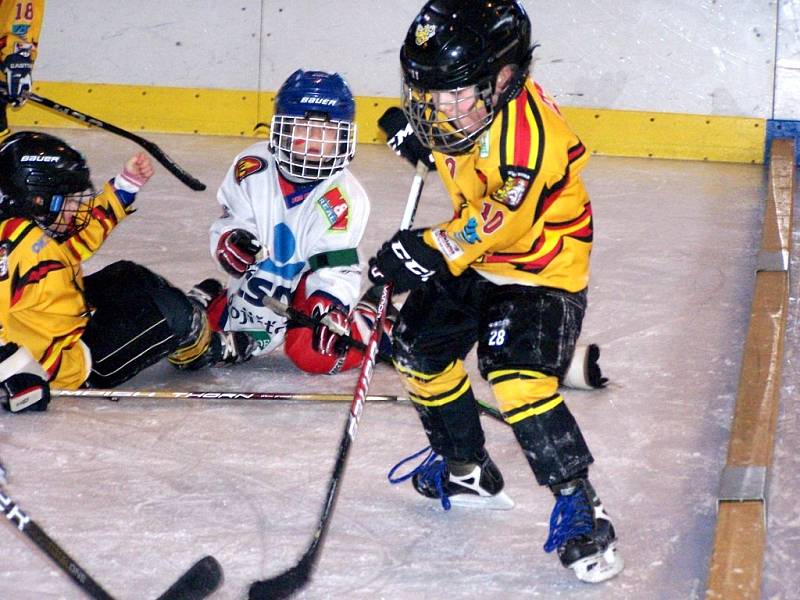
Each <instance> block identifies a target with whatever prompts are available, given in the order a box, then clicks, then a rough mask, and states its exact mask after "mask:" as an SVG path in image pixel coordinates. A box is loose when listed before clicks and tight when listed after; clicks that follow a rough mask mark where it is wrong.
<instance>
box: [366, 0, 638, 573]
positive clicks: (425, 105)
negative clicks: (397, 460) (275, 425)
mask: <svg viewBox="0 0 800 600" xmlns="http://www.w3.org/2000/svg"><path fill="white" fill-rule="evenodd" d="M533 49H534V45H533V44H532V43H531V23H530V20H529V19H528V16H527V14H526V13H525V11H524V9H523V7H522V5H521V4H520V3H519V2H517V1H515V0H491V1H489V0H474V1H471V2H462V1H460V0H431V1H430V2H428V3H427V4H426V5H425V6H424V7H423V9H422V11H421V12H420V14H419V15H418V16H417V18H416V19H415V20H414V22H413V23H412V25H411V28H410V29H409V31H408V34H407V37H406V39H405V42H404V44H403V46H402V49H401V52H400V61H401V65H402V69H403V76H404V81H403V83H404V96H403V99H402V101H403V112H404V114H405V115H406V117H407V119H408V121H409V122H410V128H411V129H412V130H413V133H415V134H416V137H414V136H406V137H405V138H404V139H401V138H402V136H396V137H395V140H394V141H395V144H394V145H395V146H396V147H397V150H398V152H399V153H400V154H401V155H402V156H404V157H406V158H409V159H411V161H412V162H414V163H416V162H417V161H418V160H423V161H428V163H429V164H431V163H430V158H429V157H430V151H431V150H432V156H433V166H435V168H436V170H437V172H438V174H439V176H440V177H441V179H442V181H443V183H444V186H445V188H446V190H447V192H448V193H449V195H450V197H451V200H452V204H453V209H454V216H453V218H452V219H451V220H449V221H447V222H445V223H441V224H439V225H436V226H434V227H430V228H427V229H421V230H410V231H399V232H397V233H396V234H395V235H394V236H393V237H392V238H391V239H390V240H389V241H388V242H386V243H385V244H384V245H383V246H382V247H381V249H380V250H379V251H378V253H377V255H376V257H375V258H374V259H372V260H371V261H370V278H371V279H372V281H373V282H374V283H378V284H380V283H383V282H385V281H391V282H393V283H394V285H395V291H398V292H402V291H404V290H410V291H411V293H410V294H409V296H408V298H407V300H406V302H405V304H404V305H403V308H402V309H401V311H400V316H399V321H398V323H397V324H396V326H395V329H394V361H395V366H396V369H397V371H398V372H399V373H400V375H401V376H402V378H403V380H404V383H405V385H406V388H407V389H408V391H409V395H410V397H411V399H412V400H413V401H414V405H415V407H416V409H417V412H418V414H419V416H420V419H421V421H422V424H423V427H424V429H425V432H426V434H427V436H428V439H429V441H430V444H431V448H432V449H431V451H430V453H429V454H428V456H427V457H426V459H425V460H424V461H423V463H422V464H421V465H420V466H419V467H417V468H416V469H414V470H413V471H412V472H411V473H409V474H407V475H406V476H402V477H397V478H393V477H392V475H393V473H390V479H392V480H393V481H395V482H398V481H403V480H405V479H408V478H412V482H413V485H414V488H415V489H416V490H417V491H418V492H419V493H420V494H422V495H423V496H426V497H429V498H435V499H438V500H439V501H440V502H441V503H442V505H443V506H444V508H445V509H449V508H450V505H451V504H452V505H467V506H484V507H490V508H510V507H511V506H513V502H512V501H511V499H510V498H509V497H508V496H507V495H506V494H505V492H504V491H503V486H504V484H503V477H502V475H501V473H500V470H499V468H498V467H497V465H496V464H495V463H494V462H493V461H492V459H491V458H490V456H489V454H488V452H487V451H486V449H485V447H484V443H485V437H484V433H483V430H482V428H481V424H480V420H479V416H478V410H477V408H476V404H475V401H474V396H473V392H472V389H471V386H470V382H469V378H468V375H467V372H466V370H465V368H464V366H463V363H462V361H463V360H464V358H465V357H466V356H467V353H468V352H469V351H470V349H471V348H472V346H473V345H475V344H476V343H477V345H478V349H477V352H478V366H479V369H480V372H481V375H482V376H483V377H484V378H486V379H487V380H488V381H489V383H490V384H491V386H492V390H493V393H494V395H495V397H496V399H497V401H498V404H499V406H500V409H501V411H502V412H503V415H504V417H505V420H506V422H507V423H508V424H509V425H510V426H511V427H512V429H513V431H514V434H515V436H516V438H517V441H518V443H519V444H520V446H521V447H522V449H523V451H524V453H525V456H526V458H527V460H528V462H529V464H530V467H531V469H532V470H533V473H534V475H535V477H536V480H537V482H538V483H539V484H540V485H546V486H548V487H549V488H550V489H551V490H552V492H553V495H554V497H555V502H556V504H555V508H554V509H553V514H552V516H551V521H550V522H551V529H550V535H549V537H548V539H547V541H546V543H545V545H544V549H545V550H546V551H547V552H550V551H553V550H556V551H557V553H558V556H559V558H560V560H561V562H562V564H563V565H564V566H565V567H569V568H571V569H573V570H574V572H575V574H576V575H577V577H578V578H580V579H581V580H584V581H589V582H599V581H604V580H606V579H609V578H611V577H613V576H615V575H616V574H617V573H619V572H620V571H621V570H622V568H623V563H622V559H621V558H620V557H618V556H617V554H616V535H615V532H614V527H613V525H612V523H611V519H610V518H609V516H608V515H607V514H606V513H605V511H604V510H603V505H602V503H601V502H600V500H599V498H598V496H597V494H596V493H595V491H594V489H593V487H592V485H591V484H590V483H589V479H588V473H589V465H590V464H591V463H592V462H593V458H592V455H591V453H590V452H589V448H588V447H587V445H586V443H585V441H584V439H583V436H582V434H581V431H580V428H579V427H578V424H577V422H576V421H575V419H574V418H573V416H572V414H571V413H570V411H569V409H568V408H567V405H566V404H565V402H564V399H563V397H562V396H561V394H560V392H559V380H562V379H563V378H564V377H565V375H566V374H567V369H568V367H569V364H570V361H571V360H572V357H573V353H574V351H575V347H576V342H577V340H578V336H579V334H580V330H581V323H582V321H583V316H584V312H585V309H586V288H587V283H588V277H589V254H590V251H591V245H592V234H593V230H592V227H593V224H592V209H591V204H590V203H589V198H588V195H587V193H586V189H585V188H584V185H583V182H582V180H581V178H580V171H581V169H582V168H583V167H584V165H585V163H586V160H587V154H586V149H585V148H584V146H583V144H582V143H581V141H580V140H579V139H578V137H577V136H576V135H575V134H574V133H573V132H572V131H571V130H570V129H569V127H568V126H567V124H566V123H565V122H564V119H563V117H562V115H561V114H560V112H559V110H558V108H557V107H556V105H555V104H554V103H553V101H552V100H551V99H550V98H549V97H548V96H547V95H546V94H545V93H544V92H543V91H542V90H541V88H540V87H539V86H538V85H537V84H536V83H535V82H534V81H533V80H532V79H530V78H529V77H528V69H529V65H530V61H531V55H532V52H533ZM398 129H400V130H401V131H403V130H404V128H398ZM420 142H421V144H422V145H420ZM414 148H416V150H414ZM426 450H427V449H426ZM423 452H425V451H423ZM420 454H422V453H420ZM407 460H410V459H407ZM403 462H405V461H403ZM401 464H403V463H401ZM399 466H400V465H398V467H399ZM396 470H397V467H395V469H393V471H396Z"/></svg>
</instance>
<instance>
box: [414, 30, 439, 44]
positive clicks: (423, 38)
mask: <svg viewBox="0 0 800 600" xmlns="http://www.w3.org/2000/svg"><path fill="white" fill-rule="evenodd" d="M435 35H436V25H417V29H416V31H414V41H415V42H416V43H417V46H422V44H424V43H425V42H427V41H428V40H429V39H431V38H432V37H433V36H435Z"/></svg>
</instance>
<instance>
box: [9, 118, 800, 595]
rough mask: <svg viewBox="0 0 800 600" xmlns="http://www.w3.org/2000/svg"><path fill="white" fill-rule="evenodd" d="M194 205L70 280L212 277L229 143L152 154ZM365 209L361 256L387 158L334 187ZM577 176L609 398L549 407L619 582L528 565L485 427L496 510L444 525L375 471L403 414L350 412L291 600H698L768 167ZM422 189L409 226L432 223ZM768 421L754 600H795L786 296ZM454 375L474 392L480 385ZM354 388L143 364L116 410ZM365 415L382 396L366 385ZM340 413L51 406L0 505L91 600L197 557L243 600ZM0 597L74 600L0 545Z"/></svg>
mask: <svg viewBox="0 0 800 600" xmlns="http://www.w3.org/2000/svg"><path fill="white" fill-rule="evenodd" d="M57 133H60V134H61V135H63V136H64V137H65V138H67V139H68V140H70V141H71V142H73V143H75V144H76V145H77V146H78V147H79V148H81V149H82V150H84V151H85V153H86V155H87V157H88V158H89V161H90V164H91V165H92V170H93V174H94V176H95V181H96V182H98V183H99V182H101V181H103V180H104V179H106V178H108V177H110V176H111V175H113V174H114V173H115V172H116V171H117V170H118V169H119V167H121V165H122V163H123V162H124V159H125V158H126V157H127V156H128V155H129V154H131V153H132V152H134V151H135V150H136V146H134V145H133V144H131V143H129V142H127V141H125V140H122V139H120V138H118V137H114V136H111V135H109V134H106V133H103V132H95V131H91V132H86V131H76V130H69V131H66V130H64V131H61V132H57ZM148 137H149V138H151V139H152V140H153V141H155V142H156V143H157V144H159V145H160V146H161V147H162V148H163V149H164V150H166V151H167V152H168V153H169V154H170V156H172V157H173V158H174V159H175V160H176V161H177V162H178V163H179V164H180V165H181V166H183V167H184V168H186V169H187V170H188V171H189V172H190V173H192V174H194V175H195V176H197V177H198V178H199V179H201V180H203V181H204V182H205V183H207V184H208V186H209V189H208V191H206V192H204V193H196V192H192V191H190V190H189V189H188V188H186V187H184V186H183V185H182V184H181V183H180V182H179V181H177V180H176V179H175V178H173V177H172V176H170V175H169V173H167V172H166V171H165V170H164V169H161V168H159V171H158V174H157V176H156V177H155V178H154V180H153V181H152V182H151V184H150V185H149V187H148V188H147V189H146V190H145V191H144V192H143V193H142V194H141V197H140V199H139V200H138V207H139V211H138V212H137V213H136V214H135V215H133V216H132V217H131V218H130V219H129V220H128V221H126V222H125V223H124V224H122V225H121V226H120V228H119V229H118V230H117V231H116V232H115V233H114V234H113V235H112V237H111V239H110V240H109V242H108V243H107V244H106V245H105V246H104V248H103V249H102V251H101V252H100V253H99V255H98V256H96V257H95V258H94V259H92V261H90V262H89V263H88V264H87V271H88V272H91V271H93V270H96V269H98V268H100V267H102V266H104V265H105V264H108V263H109V262H112V261H114V260H118V259H121V258H127V259H131V260H135V261H138V262H141V263H144V264H145V265H147V266H149V267H151V268H153V269H154V270H156V271H158V272H159V273H161V274H163V275H165V276H167V277H168V278H169V279H171V280H172V281H173V282H174V283H175V284H177V285H179V286H181V287H183V288H188V287H189V286H191V285H192V284H193V283H196V282H198V281H200V280H201V279H203V278H205V277H208V276H212V275H215V270H214V266H213V263H212V262H211V259H210V257H209V254H208V248H207V227H208V225H209V223H210V222H211V221H212V220H213V219H214V218H215V217H216V216H217V214H218V209H217V205H216V202H215V190H216V186H217V185H218V184H219V182H220V180H221V179H222V176H223V175H224V173H225V171H226V169H227V168H228V166H229V161H230V160H232V158H233V156H234V155H235V154H236V153H237V152H238V151H239V150H241V149H243V148H245V147H246V146H247V145H249V144H250V143H251V140H249V139H244V138H221V137H214V138H212V137H199V136H192V137H190V136H169V135H155V134H152V135H151V134H148ZM353 171H354V172H355V173H356V175H357V176H359V178H360V179H361V181H362V183H363V184H364V186H365V188H366V189H367V191H368V192H369V194H370V197H371V199H372V203H373V210H372V217H371V223H370V226H369V228H368V234H367V239H366V240H365V244H364V250H365V252H364V256H367V255H368V254H370V253H371V252H373V251H374V250H375V249H376V248H377V246H378V245H379V244H380V243H381V242H382V241H383V240H384V239H385V238H386V237H387V236H388V235H390V234H391V233H392V232H393V231H394V230H395V229H396V228H397V224H398V223H399V222H400V218H401V215H402V211H403V207H404V204H405V199H406V196H407V193H408V187H409V184H410V182H411V178H412V176H413V171H412V169H411V167H410V166H408V165H405V164H404V163H403V162H401V161H400V160H399V159H397V158H396V157H395V156H394V155H393V154H391V153H390V152H389V150H388V149H385V148H383V147H379V146H362V147H361V148H360V149H359V152H358V155H357V157H356V160H355V162H354V164H353ZM585 178H586V180H587V183H588V187H589V190H590V193H591V195H592V200H593V208H594V212H595V218H596V237H595V250H594V254H593V275H592V280H591V286H590V302H589V311H588V314H587V319H586V322H585V327H584V336H583V339H584V340H586V341H594V342H597V343H599V344H600V345H601V347H602V357H601V364H602V366H603V368H604V371H605V372H606V374H607V375H608V376H609V377H610V378H611V380H612V384H611V385H610V386H609V388H608V389H606V390H603V391H595V392H580V391H569V392H567V401H568V403H569V405H570V408H571V410H572V411H573V413H574V414H575V416H576V418H577V419H578V422H579V423H580V424H581V427H582V429H583V431H584V434H585V436H586V438H587V440H588V442H589V445H590V447H591V448H592V451H593V453H594V456H595V458H596V464H595V466H594V467H593V468H592V481H593V483H594V485H595V487H596V488H597V491H598V493H599V495H600V497H601V498H602V499H603V501H604V503H605V505H606V507H607V509H608V511H609V512H610V513H611V514H612V516H613V517H614V519H615V525H616V526H617V530H618V534H619V537H620V544H619V546H620V551H621V553H622V554H623V556H624V557H625V560H626V563H627V567H626V570H625V571H624V572H623V573H622V574H621V575H620V576H619V577H618V578H616V579H615V580H613V581H611V582H609V583H606V584H601V585H597V586H591V585H587V584H583V583H580V582H579V581H577V580H576V579H575V578H574V577H573V576H572V575H571V574H570V573H569V572H567V571H566V570H564V569H563V568H562V567H561V566H560V564H559V563H558V560H557V558H556V557H555V556H553V555H546V554H545V553H544V552H543V551H542V544H543V543H544V540H545V538H546V536H547V520H548V518H549V514H550V510H551V508H552V501H551V497H550V494H549V492H547V491H546V490H544V489H541V488H539V487H538V486H537V485H536V484H535V481H534V479H533V476H532V474H531V473H530V471H529V469H528V467H527V465H526V463H525V460H524V458H523V456H522V454H521V452H520V450H519V449H518V446H517V444H516V442H515V441H514V438H513V435H512V434H511V431H510V430H509V429H508V428H507V427H506V426H505V425H503V424H502V423H498V422H495V421H492V420H488V419H486V420H485V421H484V426H485V429H486V433H487V438H488V448H489V451H490V452H491V454H492V456H493V458H494V460H495V461H496V462H497V464H498V465H499V466H500V468H501V470H502V471H503V474H504V476H505V478H506V481H507V491H508V493H509V495H510V496H511V497H513V498H514V500H515V501H516V503H517V506H516V508H514V510H511V511H495V512H475V511H468V510H456V509H454V510H452V511H450V512H449V513H444V512H443V511H442V510H441V509H440V508H439V505H438V503H434V502H427V501H425V500H423V499H422V498H420V497H418V496H417V495H416V494H415V493H414V492H413V491H412V490H411V488H410V486H409V485H407V484H406V485H403V486H390V485H389V484H388V483H387V482H386V472H387V471H388V469H389V468H390V467H391V466H392V465H393V464H394V463H395V462H396V461H398V460H399V459H400V458H402V457H404V456H406V455H407V454H410V453H411V452H412V451H415V450H417V449H419V448H421V447H422V446H423V445H425V437H424V434H423V432H422V429H421V427H420V425H419V423H418V421H417V418H416V415H415V413H414V411H413V409H412V408H411V407H410V405H408V404H407V403H373V404H368V405H367V406H366V410H365V412H364V415H363V418H362V421H361V426H360V429H359V433H358V436H357V438H356V440H355V443H354V445H353V447H352V450H351V454H350V461H349V464H348V466H347V470H346V473H345V476H344V479H343V481H342V488H341V490H340V492H341V493H340V495H339V501H338V505H337V507H336V509H335V512H334V516H333V522H332V525H331V528H330V531H329V534H328V537H327V540H326V541H325V545H324V547H323V550H322V553H321V556H320V560H319V562H318V564H317V568H316V570H315V573H314V577H313V579H312V581H311V584H310V585H309V586H308V587H307V588H306V590H305V591H304V592H303V593H302V594H300V595H299V597H300V598H305V599H323V598H324V599H328V598H332V599H339V598H348V599H370V600H373V599H381V598H384V599H387V600H388V599H391V600H395V599H412V598H413V599H440V598H453V599H473V598H475V599H478V598H480V599H488V598H492V599H494V598H498V599H510V600H513V599H517V598H542V599H551V598H580V599H581V600H590V599H604V600H605V599H609V598H610V599H617V598H620V599H622V598H631V599H634V598H635V599H642V598H648V599H650V598H659V599H673V598H674V599H686V598H699V597H701V596H702V592H703V590H704V586H705V577H706V569H707V562H708V555H709V551H710V549H711V546H712V542H713V531H714V519H715V495H716V491H717V485H718V481H719V473H720V471H721V469H722V467H723V465H724V461H725V453H726V448H727V435H728V430H729V424H730V418H731V411H732V406H733V402H734V399H735V394H736V386H737V381H738V376H739V366H740V360H741V353H742V346H743V342H744V337H745V332H746V326H747V319H748V316H749V309H750V297H751V293H752V284H753V269H754V266H755V255H756V248H757V245H758V241H759V239H760V218H761V208H760V207H761V201H762V198H763V195H764V193H765V181H764V174H763V169H762V168H761V167H759V166H754V165H728V164H711V163H686V162H677V161H672V162H668V161H657V160H640V159H619V158H603V157H595V158H594V159H593V160H592V161H591V163H590V166H589V167H588V168H587V171H586V175H585ZM449 212H450V208H449V203H448V201H447V200H446V198H445V196H444V193H443V191H442V188H441V186H440V185H439V183H438V182H437V181H436V180H435V178H434V177H432V178H430V181H429V182H428V184H427V187H426V189H425V192H424V194H423V200H422V206H421V208H420V210H419V212H418V216H417V223H418V224H427V223H432V222H436V221H440V220H445V219H446V218H447V217H448V214H449ZM793 298H794V299H793V302H792V305H791V311H792V316H791V320H790V329H791V332H790V337H789V339H788V340H787V363H786V367H785V368H786V371H785V373H784V381H785V384H784V388H783V389H784V403H786V405H785V407H784V412H783V415H782V416H783V420H782V422H781V425H780V427H779V433H780V435H781V438H780V440H779V443H778V447H777V453H776V456H777V459H778V464H777V465H776V475H775V478H774V481H773V484H772V486H773V487H772V490H771V492H772V496H771V503H770V528H771V529H770V545H769V553H768V562H767V566H766V583H765V590H766V591H767V595H768V597H770V598H776V599H777V598H789V597H790V596H791V595H792V592H791V591H790V590H793V589H797V588H798V586H800V568H798V560H797V554H798V548H799V547H800V545H799V544H798V540H797V537H798V534H797V531H798V528H797V525H798V522H800V515H799V514H798V508H797V503H796V502H795V501H794V499H793V498H794V493H796V492H797V491H798V490H800V484H798V480H797V476H796V473H797V466H798V458H797V456H798V452H797V442H796V440H797V433H798V419H797V414H796V413H797V411H796V408H794V406H792V405H791V403H790V400H793V399H794V397H795V396H796V381H797V374H798V367H797V347H798V334H797V333H796V332H797V329H798V326H797V325H798V319H797V310H798V303H797V299H796V296H793ZM470 369H471V371H472V372H473V374H474V375H475V377H474V379H473V381H474V383H475V388H476V391H477V394H478V395H479V396H481V397H485V398H489V397H490V394H489V391H488V388H487V386H486V385H485V384H484V383H483V382H482V381H480V380H479V377H478V376H477V374H476V373H475V369H474V365H473V364H472V363H470ZM354 379H355V374H354V373H347V374H342V375H338V376H335V377H312V376H308V375H303V374H300V373H298V372H297V371H296V370H295V369H294V368H293V367H292V366H291V365H290V364H289V363H288V362H287V360H285V359H284V358H283V357H282V356H279V355H273V356H271V357H267V358H264V359H261V360H259V361H252V362H250V363H247V364H246V365H242V366H240V367H237V368H231V369H224V368H223V369H214V370H210V371H207V372H203V373H193V374H184V373H176V372H174V371H173V370H172V369H171V368H170V367H169V366H168V365H158V366H156V367H154V368H152V369H151V370H149V371H146V372H144V373H142V374H141V375H140V376H139V377H137V378H135V379H134V380H133V381H131V382H129V383H128V384H127V385H126V386H125V388H126V389H163V390H213V391H239V390H241V391H250V390H255V391H289V392H293V391H305V392H309V391H317V392H348V391H351V390H352V387H353V384H354ZM370 392H371V393H374V394H402V390H401V387H400V385H399V382H398V379H397V377H396V376H395V375H394V373H393V372H392V371H391V369H389V368H387V367H385V366H379V367H378V368H377V369H376V371H375V375H374V378H373V381H372V385H371V387H370ZM347 408H348V407H347V403H344V402H339V403H318V402H269V401H200V400H141V399H131V400H123V401H120V402H111V401H108V400H95V399H73V398H68V399H66V398H62V399H58V400H54V401H53V403H52V404H51V409H50V410H49V411H48V412H47V413H46V414H37V415H22V416H15V417H12V416H10V415H8V414H0V458H2V461H3V462H4V463H5V465H6V466H7V467H8V470H9V480H10V483H9V486H8V491H9V492H10V493H11V494H12V496H13V497H14V498H15V499H16V500H17V501H18V502H19V503H20V505H21V506H22V507H23V508H24V509H27V511H28V512H29V513H30V514H31V516H32V517H33V518H34V519H36V520H37V521H38V522H39V524H40V525H41V526H42V527H43V528H44V529H45V530H46V531H47V532H48V533H49V534H50V535H51V536H52V537H53V538H55V539H56V540H57V541H58V542H59V543H60V544H61V545H62V546H63V547H64V548H65V549H66V550H67V551H68V552H69V553H70V554H72V556H73V557H74V558H75V559H76V560H77V561H78V562H79V563H80V564H81V565H82V566H83V567H84V568H85V569H86V570H87V571H88V572H89V573H90V574H91V575H92V576H93V577H94V578H95V579H97V580H98V581H99V582H100V583H102V584H103V585H104V586H105V587H106V588H107V589H108V590H109V591H110V592H111V593H112V594H114V595H115V596H118V597H119V598H121V599H127V598H131V599H133V598H136V599H142V598H155V597H156V596H158V595H159V594H160V593H161V592H162V591H163V590H165V589H166V588H167V587H168V586H169V585H170V584H171V583H172V581H174V579H176V578H177V577H178V576H179V574H180V573H182V572H183V571H184V570H185V569H186V568H188V567H189V566H190V565H191V564H192V563H193V562H194V561H195V560H197V559H198V558H200V557H201V556H203V555H204V554H213V555H215V556H216V557H217V558H218V559H219V560H220V562H221V563H222V564H223V566H224V568H225V573H226V582H225V585H224V587H223V588H222V589H221V590H220V591H219V592H218V593H217V594H216V595H215V596H214V598H219V599H220V600H223V599H240V598H244V597H245V595H246V589H247V585H248V583H249V582H250V581H252V580H254V579H257V578H264V577H267V576H269V575H273V574H276V573H277V572H279V571H281V570H283V569H284V568H286V567H288V566H290V565H292V564H293V563H294V561H295V560H296V559H297V558H298V557H299V555H300V554H301V553H302V551H303V550H304V549H305V548H306V546H307V544H308V543H309V541H310V535H311V534H312V532H313V531H314V530H315V528H316V524H317V519H318V515H319V511H320V508H321V507H320V502H321V501H322V498H323V496H324V494H325V490H326V485H327V481H328V476H329V474H330V471H331V469H332V467H333V460H334V457H335V455H336V452H337V448H338V443H339V438H340V436H341V433H342V429H343V427H344V423H345V415H346V412H347ZM0 540H2V548H3V559H2V567H1V568H0V599H2V600H55V599H60V598H65V599H66V598H69V599H71V598H80V597H81V595H80V592H79V590H78V589H77V588H76V587H75V586H74V585H73V584H72V582H71V581H69V580H68V579H67V578H66V577H65V576H64V575H63V574H62V573H61V572H60V571H59V570H58V569H57V568H56V567H55V566H53V565H52V564H51V563H50V562H49V561H48V559H47V558H45V557H44V556H43V555H42V554H41V552H39V551H38V550H37V549H36V548H35V547H34V546H33V545H32V544H31V543H29V542H28V541H27V540H26V538H24V537H23V536H20V535H18V534H17V533H15V532H14V531H13V529H12V528H11V527H6V526H3V527H2V528H0Z"/></svg>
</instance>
